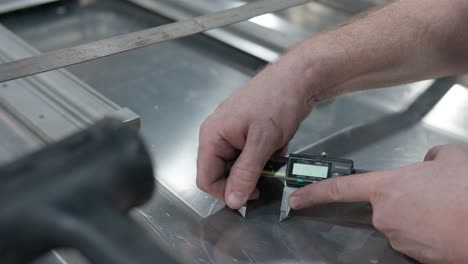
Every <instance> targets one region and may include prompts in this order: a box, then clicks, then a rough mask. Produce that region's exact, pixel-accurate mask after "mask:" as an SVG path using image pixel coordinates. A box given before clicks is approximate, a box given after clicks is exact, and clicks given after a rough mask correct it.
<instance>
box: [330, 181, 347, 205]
mask: <svg viewBox="0 0 468 264" xmlns="http://www.w3.org/2000/svg"><path fill="white" fill-rule="evenodd" d="M340 182H341V181H338V180H334V181H332V182H331V183H330V187H329V188H328V196H329V197H330V199H331V200H332V201H335V202H342V201H343V200H344V197H343V189H342V184H341V183H340Z"/></svg>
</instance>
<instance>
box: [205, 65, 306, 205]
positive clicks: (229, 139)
mask: <svg viewBox="0 0 468 264" xmlns="http://www.w3.org/2000/svg"><path fill="white" fill-rule="evenodd" d="M283 61H284V60H283ZM281 67H283V66H282V64H279V63H277V64H273V65H271V66H269V67H268V68H267V69H265V70H264V71H263V72H261V73H260V74H259V75H257V76H256V77H255V78H254V79H252V80H251V81H250V82H249V83H248V84H247V85H246V86H244V87H242V88H240V89H239V90H237V91H236V92H235V93H234V94H233V95H231V96H230V97H229V98H227V99H226V100H225V101H224V102H223V103H221V104H220V105H219V106H218V108H217V109H216V110H215V112H214V113H212V114H211V115H210V116H209V117H208V118H207V119H206V120H205V121H204V122H203V124H202V126H201V129H200V142H199V149H198V161H197V185H198V187H199V188H200V189H202V190H203V191H205V192H207V193H209V194H211V195H213V196H214V197H216V198H218V199H220V200H222V201H225V202H226V204H227V205H228V206H229V207H231V208H233V209H238V208H240V207H241V206H243V205H244V204H245V203H246V202H247V200H248V199H249V197H252V198H254V197H255V196H258V195H259V193H258V190H256V189H255V186H256V183H257V180H258V178H259V177H260V174H261V171H262V170H263V167H264V165H265V164H266V162H267V161H268V159H269V158H271V156H272V155H274V154H275V153H278V152H281V151H284V150H285V149H286V147H287V144H288V142H289V140H290V139H291V138H292V136H293V135H294V133H295V131H296V130H297V128H298V126H299V124H300V122H301V121H302V120H303V119H304V118H305V117H306V116H307V115H308V113H309V112H310V110H311V108H312V106H311V103H310V102H309V100H308V97H307V95H306V92H304V91H302V90H301V89H299V88H298V87H303V86H304V85H303V84H304V83H303V82H305V78H302V79H301V78H295V77H293V74H291V73H292V72H294V70H297V71H298V69H294V68H289V69H282V68H281ZM278 73H279V74H278ZM299 74H300V72H299ZM230 161H235V163H234V165H233V167H232V168H231V170H230V174H229V176H228V177H226V175H225V171H226V164H227V163H228V162H230Z"/></svg>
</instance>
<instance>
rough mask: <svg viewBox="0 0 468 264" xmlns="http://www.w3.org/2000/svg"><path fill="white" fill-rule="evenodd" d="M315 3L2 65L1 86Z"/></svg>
mask: <svg viewBox="0 0 468 264" xmlns="http://www.w3.org/2000/svg"><path fill="white" fill-rule="evenodd" d="M309 1H311V0H288V1H286V0H258V1H256V2H254V3H249V4H245V5H242V6H239V7H234V8H231V9H228V10H223V11H220V12H217V13H213V14H208V15H205V16H200V17H196V18H192V19H189V20H185V21H181V22H174V23H171V24H169V25H163V26H159V27H155V28H150V29H146V30H141V31H138V32H133V33H129V34H125V35H121V36H117V37H112V38H108V39H104V40H99V41H96V42H92V43H87V44H82V45H79V46H76V47H71V48H65V49H62V50H56V51H51V52H47V53H44V54H41V55H36V56H33V57H29V58H24V59H19V60H16V61H13V62H8V63H3V64H0V82H5V81H9V80H15V79H18V78H22V77H26V76H30V75H34V74H37V73H41V72H47V71H50V70H54V69H59V68H63V67H66V66H70V65H74V64H78V63H82V62H86V61H91V60H95V59H98V58H102V57H106V56H110V55H114V54H117V53H122V52H125V51H129V50H133V49H137V48H142V47H146V46H149V45H153V44H156V43H160V42H164V41H169V40H174V39H178V38H182V37H186V36H190V35H194V34H197V33H200V32H204V31H207V30H210V29H214V28H218V27H222V26H226V25H230V24H234V23H237V22H241V21H245V20H248V19H250V18H253V17H256V16H259V15H262V14H266V13H270V12H275V11H279V10H283V9H286V8H290V7H293V6H298V5H301V4H304V3H307V2H309Z"/></svg>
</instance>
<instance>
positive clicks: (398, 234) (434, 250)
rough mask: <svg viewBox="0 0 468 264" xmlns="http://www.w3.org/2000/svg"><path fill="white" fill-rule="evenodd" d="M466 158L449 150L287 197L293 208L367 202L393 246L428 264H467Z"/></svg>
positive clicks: (461, 152) (310, 187)
mask: <svg viewBox="0 0 468 264" xmlns="http://www.w3.org/2000/svg"><path fill="white" fill-rule="evenodd" d="M467 171H468V153H467V152H466V151H464V150H463V149H461V148H459V147H457V146H453V145H445V146H438V147H434V148H432V149H431V150H430V151H429V152H428V153H427V155H426V157H425V159H424V162H420V163H416V164H412V165H409V166H405V167H401V168H396V169H392V170H387V171H377V172H371V173H366V174H361V175H352V176H347V177H338V178H332V179H329V180H325V181H321V182H318V183H315V184H311V185H308V186H306V187H304V188H302V189H300V190H298V191H296V192H295V193H294V194H292V195H291V196H290V198H289V203H290V205H291V207H292V208H294V209H301V208H305V207H309V206H313V205H317V204H323V203H330V202H357V201H368V202H370V203H371V204H372V208H373V217H372V222H373V225H374V226H375V228H376V229H378V230H379V231H381V232H382V233H383V234H384V235H385V236H386V237H387V238H388V239H389V241H390V244H391V245H392V247H393V248H394V249H395V250H397V251H400V252H402V253H404V254H407V255H408V256H410V257H413V258H414V259H416V260H418V261H421V262H424V263H465V262H467V260H468V251H467V250H466V248H467V246H468V238H467V237H466V233H465V231H464V229H465V228H466V222H467V219H468V202H467V201H468V191H467V190H468V175H467Z"/></svg>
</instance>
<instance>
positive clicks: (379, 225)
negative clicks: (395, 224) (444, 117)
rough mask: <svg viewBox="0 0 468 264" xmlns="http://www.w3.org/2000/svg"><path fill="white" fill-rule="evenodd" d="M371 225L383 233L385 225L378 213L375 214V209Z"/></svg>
mask: <svg viewBox="0 0 468 264" xmlns="http://www.w3.org/2000/svg"><path fill="white" fill-rule="evenodd" d="M372 225H373V226H374V227H375V229H377V230H379V231H380V232H382V233H384V234H385V230H386V226H385V223H384V221H383V220H382V217H381V216H380V214H377V213H376V212H375V211H374V213H373V215H372Z"/></svg>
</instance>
